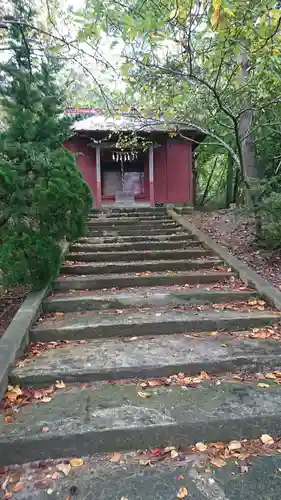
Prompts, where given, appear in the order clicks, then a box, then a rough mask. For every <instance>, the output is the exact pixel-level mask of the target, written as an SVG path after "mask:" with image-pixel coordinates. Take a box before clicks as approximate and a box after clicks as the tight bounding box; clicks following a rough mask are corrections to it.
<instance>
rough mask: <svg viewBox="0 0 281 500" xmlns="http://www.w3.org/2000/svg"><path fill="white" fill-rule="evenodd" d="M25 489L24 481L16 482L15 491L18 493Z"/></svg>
mask: <svg viewBox="0 0 281 500" xmlns="http://www.w3.org/2000/svg"><path fill="white" fill-rule="evenodd" d="M22 490H24V483H20V482H19V483H17V484H15V486H14V487H13V493H17V492H18V491H22Z"/></svg>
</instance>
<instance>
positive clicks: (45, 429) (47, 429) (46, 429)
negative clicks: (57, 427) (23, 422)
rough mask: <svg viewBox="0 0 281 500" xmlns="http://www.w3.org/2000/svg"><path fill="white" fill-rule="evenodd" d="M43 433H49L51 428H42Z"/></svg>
mask: <svg viewBox="0 0 281 500" xmlns="http://www.w3.org/2000/svg"><path fill="white" fill-rule="evenodd" d="M41 432H43V434H44V433H46V432H49V427H42V429H41Z"/></svg>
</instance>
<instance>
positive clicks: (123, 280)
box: [54, 270, 235, 290]
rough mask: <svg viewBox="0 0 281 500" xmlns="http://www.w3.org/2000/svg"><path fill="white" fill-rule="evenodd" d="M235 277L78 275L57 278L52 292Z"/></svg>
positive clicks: (203, 273)
mask: <svg viewBox="0 0 281 500" xmlns="http://www.w3.org/2000/svg"><path fill="white" fill-rule="evenodd" d="M232 276H233V277H235V273H231V272H222V271H215V272H214V271H210V270H204V271H203V270H201V271H189V272H184V271H178V272H176V273H171V274H167V273H161V272H158V273H157V272H154V273H152V272H151V273H150V274H144V275H140V276H138V275H136V273H126V274H110V275H108V274H107V275H101V274H100V275H93V274H92V275H88V276H86V275H84V276H83V275H80V276H74V275H73V276H67V277H66V276H65V277H61V278H58V279H57V280H56V281H55V283H54V290H100V289H106V288H113V287H118V288H127V287H137V286H142V287H144V286H147V287H149V286H161V285H162V286H169V285H185V284H202V283H203V284H209V283H222V282H225V281H227V280H229V279H230V278H231V277H232Z"/></svg>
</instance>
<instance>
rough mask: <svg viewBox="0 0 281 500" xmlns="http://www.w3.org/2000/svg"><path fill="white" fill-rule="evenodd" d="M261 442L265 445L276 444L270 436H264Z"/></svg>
mask: <svg viewBox="0 0 281 500" xmlns="http://www.w3.org/2000/svg"><path fill="white" fill-rule="evenodd" d="M261 442H262V443H263V444H269V445H270V444H274V439H273V438H272V437H271V436H270V435H269V434H263V435H262V436H261Z"/></svg>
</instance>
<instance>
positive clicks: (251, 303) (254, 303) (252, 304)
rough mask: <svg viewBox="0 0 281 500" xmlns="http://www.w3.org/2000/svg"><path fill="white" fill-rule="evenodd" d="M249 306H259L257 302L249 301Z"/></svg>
mask: <svg viewBox="0 0 281 500" xmlns="http://www.w3.org/2000/svg"><path fill="white" fill-rule="evenodd" d="M248 304H249V306H256V305H257V304H258V301H257V300H249V301H248Z"/></svg>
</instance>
